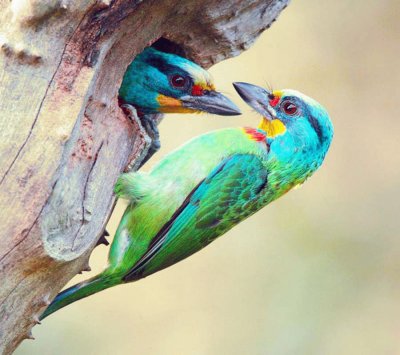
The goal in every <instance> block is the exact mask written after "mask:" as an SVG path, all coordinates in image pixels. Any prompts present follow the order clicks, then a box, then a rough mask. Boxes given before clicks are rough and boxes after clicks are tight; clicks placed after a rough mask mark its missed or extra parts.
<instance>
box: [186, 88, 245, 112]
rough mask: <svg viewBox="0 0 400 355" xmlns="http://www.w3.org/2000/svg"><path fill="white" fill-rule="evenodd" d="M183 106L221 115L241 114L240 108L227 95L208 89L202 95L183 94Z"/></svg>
mask: <svg viewBox="0 0 400 355" xmlns="http://www.w3.org/2000/svg"><path fill="white" fill-rule="evenodd" d="M180 101H181V102H182V106H183V107H186V108H189V109H192V110H195V111H202V112H208V113H212V114H215V115H221V116H236V115H240V114H241V112H240V110H239V108H238V107H237V106H236V105H235V104H234V103H233V102H232V101H231V100H229V99H228V98H227V97H226V96H224V95H222V94H221V93H219V92H217V91H208V92H207V93H204V94H203V95H201V96H189V95H187V96H183V97H181V98H180Z"/></svg>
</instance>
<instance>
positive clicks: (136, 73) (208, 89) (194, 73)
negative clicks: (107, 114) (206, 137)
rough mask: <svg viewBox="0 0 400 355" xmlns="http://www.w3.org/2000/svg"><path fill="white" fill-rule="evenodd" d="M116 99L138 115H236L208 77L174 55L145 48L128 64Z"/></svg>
mask: <svg viewBox="0 0 400 355" xmlns="http://www.w3.org/2000/svg"><path fill="white" fill-rule="evenodd" d="M119 99H120V101H122V103H128V104H131V105H133V106H135V107H136V109H137V110H138V111H139V113H142V114H154V113H160V112H162V113H196V112H209V113H212V114H217V115H225V116H231V115H239V114H240V110H239V109H238V107H237V106H236V105H235V104H234V103H233V102H232V101H231V100H229V99H228V98H227V97H225V96H224V95H222V94H221V93H219V92H217V91H216V90H215V87H214V83H213V81H212V78H211V76H210V74H209V73H208V72H207V71H206V70H204V69H203V68H201V67H200V66H198V65H197V64H195V63H193V62H191V61H190V60H187V59H186V58H183V57H180V56H178V55H175V54H169V53H164V52H160V51H158V50H156V49H154V48H151V47H148V48H146V49H145V50H144V51H143V52H142V53H140V54H139V55H137V56H136V58H135V60H134V61H133V62H132V63H131V64H130V65H129V67H128V69H127V71H126V73H125V75H124V78H123V81H122V84H121V88H120V90H119Z"/></svg>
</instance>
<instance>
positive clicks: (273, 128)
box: [258, 117, 286, 138]
mask: <svg viewBox="0 0 400 355" xmlns="http://www.w3.org/2000/svg"><path fill="white" fill-rule="evenodd" d="M258 129H261V130H263V131H264V132H265V133H267V137H268V138H274V137H276V136H279V135H281V134H284V133H285V132H286V127H285V125H284V124H283V122H282V121H281V120H278V119H273V120H272V121H270V120H267V119H266V118H264V117H263V119H262V120H261V122H260V124H259V125H258Z"/></svg>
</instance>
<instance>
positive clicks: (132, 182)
mask: <svg viewBox="0 0 400 355" xmlns="http://www.w3.org/2000/svg"><path fill="white" fill-rule="evenodd" d="M234 87H235V89H236V91H237V92H238V93H239V95H240V96H241V97H242V99H243V100H244V101H245V102H246V103H247V104H248V105H250V106H251V107H252V108H253V110H255V111H256V112H257V113H258V114H260V115H261V116H262V117H261V121H260V123H259V125H258V127H239V128H227V129H222V130H217V131H213V132H210V133H206V134H204V135H200V136H199V137H196V138H194V139H192V140H191V141H189V142H188V143H186V144H185V145H183V146H182V147H180V148H178V149H177V150H175V151H173V152H171V153H169V154H168V155H166V156H165V157H164V158H163V159H162V160H161V161H160V162H159V163H158V165H156V166H155V167H154V168H153V169H152V170H151V171H150V172H148V173H146V172H133V173H127V174H122V175H121V176H120V177H119V179H118V181H117V183H116V185H115V192H116V194H117V195H118V196H120V197H125V198H127V199H128V200H129V205H128V207H127V209H126V211H125V213H124V215H123V217H122V219H121V222H120V224H119V226H118V229H117V232H116V235H115V238H114V241H113V243H112V245H111V248H110V252H109V259H108V266H107V267H106V269H105V270H104V271H103V272H101V273H100V274H98V275H97V276H94V277H93V278H91V279H89V280H87V281H83V282H81V283H79V284H77V285H75V286H72V287H70V288H68V289H67V290H65V291H62V292H61V293H60V294H59V295H58V296H57V297H56V298H55V300H54V301H53V302H52V303H51V305H50V306H49V308H48V309H47V310H46V311H45V312H44V314H43V316H42V318H44V317H46V316H48V315H49V314H51V313H53V312H55V311H56V310H58V309H60V308H62V307H64V306H66V305H68V304H70V303H72V302H75V301H77V300H78V299H81V298H84V297H87V296H89V295H91V294H94V293H96V292H99V291H101V290H103V289H106V288H109V287H111V286H115V285H118V284H123V283H128V282H132V281H137V280H140V279H142V278H144V277H146V276H149V275H151V274H153V273H155V272H157V271H160V270H162V269H164V268H166V267H168V266H171V265H173V264H175V263H177V262H179V261H181V260H183V259H185V258H187V257H188V256H190V255H192V254H193V253H195V252H197V251H199V250H201V249H202V248H204V247H205V246H207V245H208V244H209V243H211V242H212V241H214V240H215V239H216V238H218V237H219V236H221V235H223V234H225V233H226V232H227V231H228V230H230V229H231V228H233V227H234V226H235V225H237V224H238V223H240V222H241V221H243V220H244V219H246V218H247V217H249V216H251V215H252V214H254V213H255V212H257V211H258V210H260V209H261V208H263V207H264V206H266V205H268V204H269V203H270V202H272V201H274V200H276V199H277V198H279V197H280V196H282V195H284V194H285V193H287V192H288V191H289V190H291V189H292V188H294V187H295V186H298V185H301V184H303V183H304V182H305V180H306V179H307V178H309V177H310V176H311V175H312V174H313V173H314V172H315V171H316V170H317V169H318V168H319V167H320V166H321V164H322V162H323V160H324V158H325V156H326V153H327V152H328V149H329V146H330V144H331V141H332V137H333V125H332V122H331V120H330V117H329V115H328V112H327V111H326V110H325V109H324V108H323V106H321V105H320V104H319V103H318V102H317V101H315V100H314V99H312V98H310V97H308V96H306V95H304V94H302V93H300V92H298V91H295V90H291V89H285V90H279V91H268V90H267V89H265V88H262V87H260V86H257V85H253V84H249V83H243V82H237V83H234Z"/></svg>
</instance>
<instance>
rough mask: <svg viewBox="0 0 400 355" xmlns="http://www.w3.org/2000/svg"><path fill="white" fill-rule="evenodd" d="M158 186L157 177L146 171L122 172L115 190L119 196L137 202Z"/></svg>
mask: <svg viewBox="0 0 400 355" xmlns="http://www.w3.org/2000/svg"><path fill="white" fill-rule="evenodd" d="M157 188H158V182H157V179H155V178H154V177H152V176H151V175H149V174H148V173H145V172H134V173H127V174H122V175H121V176H120V177H119V178H118V180H117V183H116V184H115V187H114V192H115V194H116V195H117V196H118V197H121V198H125V199H127V200H129V201H130V202H132V203H137V202H138V201H140V200H141V199H143V198H144V197H146V196H147V195H149V194H150V193H151V192H152V191H154V190H157Z"/></svg>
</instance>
